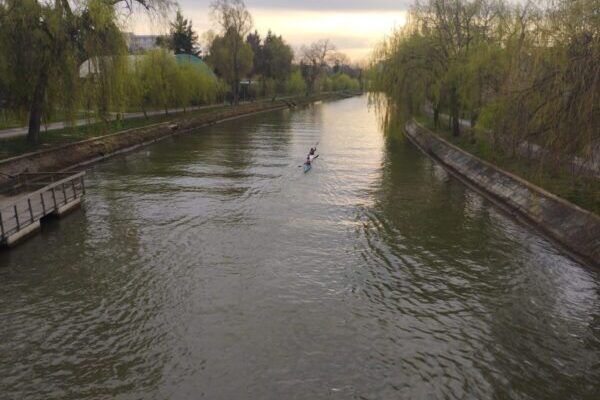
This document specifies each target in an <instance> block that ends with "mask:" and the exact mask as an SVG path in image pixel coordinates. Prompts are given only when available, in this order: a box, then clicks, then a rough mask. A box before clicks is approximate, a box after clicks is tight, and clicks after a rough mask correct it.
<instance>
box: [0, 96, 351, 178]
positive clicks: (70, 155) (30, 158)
mask: <svg viewBox="0 0 600 400" xmlns="http://www.w3.org/2000/svg"><path fill="white" fill-rule="evenodd" d="M342 97H347V95H343V94H327V95H322V96H318V97H306V98H297V99H292V100H278V101H272V102H256V103H249V104H243V105H240V106H237V107H233V108H228V109H225V110H216V111H211V112H206V113H204V114H199V115H195V116H194V115H193V114H190V116H189V117H188V118H179V119H177V120H174V121H172V122H164V123H159V124H154V125H149V126H145V127H141V128H135V129H130V130H126V131H121V132H117V133H113V134H110V135H106V136H100V137H95V138H91V139H88V140H83V141H80V142H74V143H69V144H66V145H63V146H60V147H55V148H51V149H47V150H42V151H38V152H35V153H28V154H23V155H21V156H17V157H13V158H9V159H5V160H2V161H0V187H2V186H7V185H11V184H12V183H13V179H11V178H10V177H11V176H17V175H19V174H22V173H26V172H28V173H33V172H54V171H61V170H65V169H69V168H73V167H76V166H81V165H83V164H88V163H91V162H95V161H98V160H100V159H102V158H105V157H108V156H111V155H114V154H117V153H120V152H124V151H129V150H132V149H134V148H136V147H139V146H143V145H146V144H150V143H153V142H156V141H158V140H160V139H163V138H165V137H168V136H171V135H174V134H179V133H184V132H187V131H190V130H193V129H196V128H199V127H202V126H206V125H211V124H215V123H218V122H221V121H225V120H228V119H232V118H239V117H242V116H245V115H251V114H256V113H260V112H266V111H274V110H279V109H283V108H287V107H290V106H292V105H297V104H298V105H301V104H308V103H311V102H314V101H318V100H326V99H336V98H342Z"/></svg>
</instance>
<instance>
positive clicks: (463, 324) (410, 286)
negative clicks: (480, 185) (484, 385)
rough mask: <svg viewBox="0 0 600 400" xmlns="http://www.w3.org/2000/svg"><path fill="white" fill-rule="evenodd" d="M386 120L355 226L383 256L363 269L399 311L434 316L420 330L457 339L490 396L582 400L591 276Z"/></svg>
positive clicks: (592, 316)
mask: <svg viewBox="0 0 600 400" xmlns="http://www.w3.org/2000/svg"><path fill="white" fill-rule="evenodd" d="M392 120H393V116H392V117H391V118H390V119H388V121H392ZM390 126H392V125H391V124H390V125H388V126H387V127H386V128H385V129H384V130H385V132H386V135H387V145H386V149H385V162H384V166H383V169H382V176H381V186H380V187H378V188H377V189H376V190H375V191H374V192H373V194H372V196H373V200H374V201H373V205H372V207H370V209H367V210H366V212H365V214H366V215H367V216H368V217H367V218H368V219H367V220H366V221H365V222H364V223H363V227H362V230H363V231H364V232H365V233H364V236H366V237H368V245H369V246H371V247H372V248H370V249H368V250H367V251H371V252H373V253H375V252H377V253H378V257H379V259H384V258H385V262H377V263H369V266H368V268H369V269H371V270H372V271H371V274H372V275H374V276H375V277H376V278H378V279H379V280H385V283H384V284H385V288H386V289H387V290H390V291H391V293H390V294H389V297H390V298H392V297H393V298H394V299H399V300H398V302H399V303H400V305H399V306H398V308H401V309H404V310H411V308H410V307H416V309H415V311H414V312H417V313H422V314H428V313H431V314H430V315H435V316H436V318H435V320H434V321H429V322H428V323H427V325H426V328H425V329H427V331H428V332H430V331H431V330H437V329H441V330H443V331H446V332H447V333H448V335H449V337H457V338H461V339H460V340H459V341H458V342H457V343H453V341H452V340H449V347H452V345H455V346H465V345H466V346H468V347H469V349H470V352H471V354H470V357H472V359H471V361H472V362H473V363H474V364H473V365H474V368H476V369H477V370H478V371H480V372H481V373H483V374H484V375H485V379H486V381H487V382H488V383H489V384H490V385H491V386H490V388H489V389H490V390H491V391H492V393H493V394H495V397H498V398H504V397H510V396H511V395H514V393H521V394H525V395H526V396H529V397H532V398H542V397H544V398H547V397H549V396H550V395H552V396H550V397H556V398H564V397H569V396H572V395H574V394H575V393H577V395H576V397H580V398H586V397H590V396H591V394H592V391H593V389H592V388H593V385H594V382H597V381H598V373H590V372H587V373H586V371H590V370H592V369H593V366H592V364H591V363H590V360H589V357H587V356H586V354H589V352H590V351H591V352H597V351H600V342H599V341H598V339H597V338H593V339H592V340H591V341H589V340H586V339H582V338H585V337H589V335H590V334H591V335H592V336H593V332H594V331H593V330H591V329H592V325H594V324H595V325H596V326H597V321H598V315H599V312H598V308H597V307H591V308H590V304H594V300H593V299H597V291H598V284H597V282H598V280H597V277H596V278H595V277H590V276H588V275H587V273H586V272H582V269H581V268H580V267H579V266H577V265H576V264H575V263H573V262H571V261H569V260H567V259H566V258H564V257H563V256H561V255H560V254H558V252H556V251H555V250H554V249H553V247H552V246H551V245H548V244H547V243H546V242H545V241H544V240H542V239H541V238H540V237H538V235H537V234H536V233H535V232H532V231H531V230H530V229H529V228H527V227H523V226H522V225H520V224H519V223H517V222H515V221H512V220H510V219H509V218H508V217H506V216H505V215H504V214H503V213H502V212H500V211H498V210H497V209H495V207H493V206H491V205H490V204H489V203H488V202H487V201H485V200H483V201H482V200H481V198H480V197H479V196H478V195H477V194H474V193H473V192H472V191H471V190H470V189H466V188H465V187H464V186H463V184H462V183H460V182H459V181H458V180H456V179H455V178H453V177H450V176H448V174H447V173H445V172H444V171H443V169H441V167H440V166H438V165H437V164H435V163H433V162H432V161H430V160H429V159H427V158H426V157H425V156H424V155H423V154H422V153H421V152H420V151H419V150H418V149H416V147H414V146H413V145H412V144H410V142H409V141H408V140H405V139H403V138H402V134H401V132H399V130H398V129H397V128H394V127H390ZM396 126H398V125H396ZM361 218H364V216H361ZM373 221H374V222H373ZM381 221H383V223H382V222H381ZM384 224H385V226H382V225H384ZM377 225H380V226H377ZM374 227H375V228H374ZM367 231H368V232H367ZM381 242H383V245H382V244H381ZM583 271H585V270H583ZM582 275H583V276H582ZM575 278H577V279H575ZM370 282H374V283H372V284H373V285H377V284H380V283H377V282H378V281H377V280H370ZM582 282H583V283H582ZM381 285H383V284H381ZM367 290H370V289H367ZM378 290H381V289H380V288H378ZM395 292H399V293H400V296H399V295H398V294H397V293H395ZM407 299H410V301H408V300H407ZM379 300H381V299H379ZM385 302H386V304H387V305H389V304H388V303H389V302H391V300H390V299H389V298H388V299H386V300H385ZM415 303H416V304H417V306H415ZM596 304H597V302H596ZM445 313H450V314H445ZM441 315H453V316H452V317H450V318H449V319H448V320H447V321H448V325H446V324H442V326H441V327H440V326H439V324H440V321H439V320H437V318H439V317H440V316H441ZM574 315H576V316H577V317H576V318H574V317H573V316H574ZM588 318H589V320H587V319H588ZM586 320H587V321H586ZM573 333H576V334H577V335H579V337H577V336H573ZM486 343H489V344H490V345H486ZM450 344H452V345H450ZM561 365H562V367H561ZM565 369H566V370H569V371H570V374H569V376H566V375H565V374H564V373H563V371H564V370H565ZM467 378H468V376H467ZM468 379H470V378H468ZM540 382H544V385H540V384H539V383H540ZM533 383H535V384H533ZM509 387H510V388H512V389H511V390H514V391H509V390H508V389H506V388H509ZM488 397H494V396H488ZM590 398H591V397H590Z"/></svg>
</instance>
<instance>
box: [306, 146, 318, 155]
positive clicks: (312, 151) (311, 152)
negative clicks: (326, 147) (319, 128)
mask: <svg viewBox="0 0 600 400" xmlns="http://www.w3.org/2000/svg"><path fill="white" fill-rule="evenodd" d="M316 151H317V148H316V147H311V148H310V151H309V152H308V155H309V156H314V155H315V152H316Z"/></svg>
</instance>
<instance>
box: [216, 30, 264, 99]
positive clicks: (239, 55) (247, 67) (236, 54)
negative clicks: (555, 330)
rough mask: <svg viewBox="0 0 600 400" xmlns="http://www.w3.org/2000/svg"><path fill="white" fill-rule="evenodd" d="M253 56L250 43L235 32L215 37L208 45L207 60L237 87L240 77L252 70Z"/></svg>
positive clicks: (226, 79) (228, 81) (227, 80)
mask: <svg viewBox="0 0 600 400" xmlns="http://www.w3.org/2000/svg"><path fill="white" fill-rule="evenodd" d="M236 46H237V49H236ZM253 57H254V54H253V53H252V48H251V47H250V45H249V44H248V43H245V42H243V41H242V39H241V38H240V37H238V36H237V35H236V34H235V33H233V32H229V33H227V34H225V35H224V36H217V37H215V39H214V40H213V42H212V44H211V46H210V58H209V59H208V62H209V63H210V64H211V65H212V66H213V67H214V69H215V71H216V72H217V74H219V75H220V76H221V77H223V79H224V80H225V81H226V82H227V83H229V84H230V85H231V86H232V87H234V88H237V86H238V85H239V81H240V78H241V77H243V76H246V75H247V74H248V73H249V72H250V71H251V70H252V60H253ZM235 90H237V89H235Z"/></svg>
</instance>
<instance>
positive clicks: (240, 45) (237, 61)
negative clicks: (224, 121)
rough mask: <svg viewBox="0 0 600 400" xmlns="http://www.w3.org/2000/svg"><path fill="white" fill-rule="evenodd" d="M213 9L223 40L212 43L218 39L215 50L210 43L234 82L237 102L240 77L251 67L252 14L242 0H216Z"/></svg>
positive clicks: (220, 65) (217, 58)
mask: <svg viewBox="0 0 600 400" xmlns="http://www.w3.org/2000/svg"><path fill="white" fill-rule="evenodd" d="M210 8H211V14H212V18H213V19H214V20H215V21H216V22H217V24H218V25H219V26H220V27H221V34H222V35H221V38H220V40H215V41H214V42H213V46H214V44H215V42H217V46H216V49H213V46H211V57H214V60H215V61H216V66H217V67H218V68H219V67H220V70H221V71H222V72H223V73H224V76H226V80H227V81H228V82H229V83H230V84H231V88H232V92H233V101H234V103H235V104H238V103H239V90H240V79H241V77H242V76H244V75H245V74H246V73H248V72H249V71H250V69H251V68H252V57H253V56H252V49H251V48H250V46H249V45H248V44H247V43H245V42H244V38H245V37H246V35H247V34H248V33H249V32H250V30H251V29H252V25H253V22H252V16H251V15H250V12H249V11H248V9H247V8H246V4H245V3H244V2H243V0H216V1H213V2H212V3H211V5H210ZM213 50H218V53H219V54H213ZM224 63H227V64H229V65H225V64H224Z"/></svg>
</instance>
